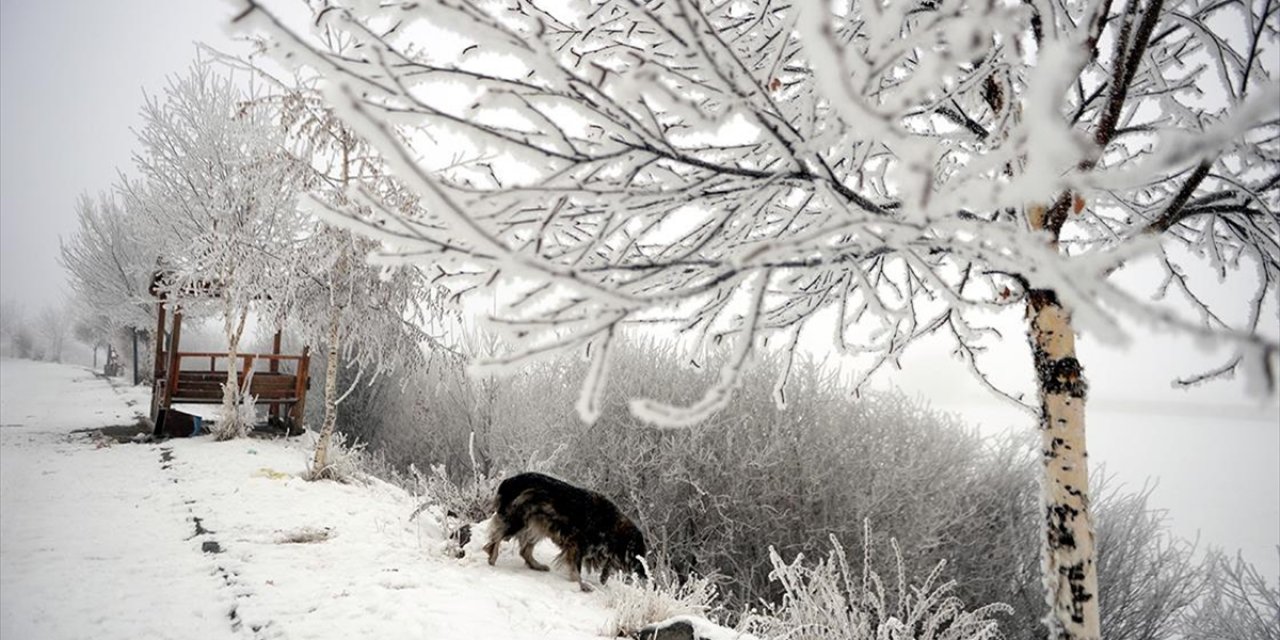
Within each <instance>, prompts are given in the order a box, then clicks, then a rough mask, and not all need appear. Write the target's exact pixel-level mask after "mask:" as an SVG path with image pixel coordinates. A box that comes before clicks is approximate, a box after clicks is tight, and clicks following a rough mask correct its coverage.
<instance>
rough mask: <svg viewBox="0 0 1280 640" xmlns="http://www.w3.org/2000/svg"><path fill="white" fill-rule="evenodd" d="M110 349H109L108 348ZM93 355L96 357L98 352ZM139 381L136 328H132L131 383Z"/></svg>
mask: <svg viewBox="0 0 1280 640" xmlns="http://www.w3.org/2000/svg"><path fill="white" fill-rule="evenodd" d="M108 348H110V347H108ZM93 355H94V356H95V357H97V355H98V352H97V351H94V352H93ZM139 382H141V380H140V379H139V378H138V328H137V327H134V328H133V383H134V384H138V383H139Z"/></svg>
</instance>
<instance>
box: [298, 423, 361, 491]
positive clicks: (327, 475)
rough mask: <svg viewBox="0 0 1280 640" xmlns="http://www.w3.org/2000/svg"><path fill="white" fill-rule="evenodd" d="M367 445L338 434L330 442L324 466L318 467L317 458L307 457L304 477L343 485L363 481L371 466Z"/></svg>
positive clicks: (340, 433) (343, 434)
mask: <svg viewBox="0 0 1280 640" xmlns="http://www.w3.org/2000/svg"><path fill="white" fill-rule="evenodd" d="M365 447H366V445H365V443H363V442H358V441H356V440H353V439H350V438H349V436H347V434H345V433H342V432H337V433H334V434H333V439H332V440H331V441H330V442H329V455H328V456H326V458H325V462H324V466H322V467H318V468H317V467H316V466H315V458H314V457H313V456H307V470H306V472H304V473H303V475H302V477H303V479H305V480H336V481H338V482H343V483H352V482H361V481H363V479H364V477H365V475H366V471H367V467H368V466H369V454H368V453H367V452H366V450H365Z"/></svg>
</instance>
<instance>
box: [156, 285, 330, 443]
mask: <svg viewBox="0 0 1280 640" xmlns="http://www.w3.org/2000/svg"><path fill="white" fill-rule="evenodd" d="M158 281H159V276H157V283H158ZM206 289H207V288H206ZM151 291H152V293H153V294H154V295H156V297H157V299H158V304H157V305H156V332H155V335H156V342H155V368H154V374H155V375H154V378H153V379H154V381H155V382H154V383H153V386H152V390H151V419H152V421H153V422H155V421H157V420H158V418H159V417H160V415H161V414H160V412H161V410H164V411H168V410H169V409H170V407H172V406H173V405H174V404H221V403H222V385H223V384H225V383H226V381H227V367H230V366H236V367H237V368H238V369H237V370H238V372H239V377H238V378H237V380H238V381H239V383H240V391H241V393H242V394H246V393H247V394H249V395H252V396H255V398H256V401H255V403H256V404H262V405H266V406H267V407H268V410H269V420H270V421H271V422H278V423H282V424H283V425H284V426H285V427H286V428H288V430H289V433H290V434H296V433H301V429H302V419H303V415H304V411H305V410H306V401H307V389H308V388H310V386H311V376H310V366H311V351H310V348H309V347H303V349H302V353H301V354H298V355H287V354H282V353H280V341H281V334H280V331H276V334H275V337H274V339H273V340H272V349H271V353H237V354H236V362H234V363H233V362H231V359H230V353H229V352H216V351H215V352H210V351H183V350H182V309H181V308H180V307H179V308H176V309H175V310H174V312H173V318H172V321H171V322H169V323H167V318H166V315H167V313H166V310H165V302H166V299H165V296H164V295H163V294H162V293H160V291H159V288H158V287H157V286H156V284H153V285H152V287H151ZM204 293H206V294H207V291H205V292H204ZM167 324H168V326H166V325H167ZM166 336H167V337H168V340H166V339H165V338H166ZM282 414H283V417H282Z"/></svg>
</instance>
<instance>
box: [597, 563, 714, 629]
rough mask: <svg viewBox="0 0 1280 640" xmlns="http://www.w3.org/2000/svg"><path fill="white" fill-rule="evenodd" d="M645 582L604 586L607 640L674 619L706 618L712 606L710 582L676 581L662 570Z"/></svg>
mask: <svg viewBox="0 0 1280 640" xmlns="http://www.w3.org/2000/svg"><path fill="white" fill-rule="evenodd" d="M649 573H650V577H649V579H648V580H641V579H637V578H634V577H623V578H622V579H620V580H615V581H613V582H610V583H609V584H608V585H607V588H606V590H605V595H606V600H605V601H606V603H607V605H608V606H609V608H610V609H613V612H614V613H613V617H612V618H611V619H610V620H609V625H608V627H607V628H606V629H604V633H606V634H608V635H609V636H611V637H615V636H616V637H622V636H625V637H632V636H633V635H634V634H635V633H636V632H637V631H639V630H640V629H642V628H644V627H645V626H647V625H650V624H653V623H655V622H661V621H663V620H667V619H669V618H673V617H675V616H683V615H696V616H702V617H706V616H707V614H708V613H710V612H711V611H712V610H713V608H714V607H715V606H716V600H717V592H716V585H715V582H714V580H713V579H711V578H708V577H702V576H692V577H690V578H688V579H686V580H680V579H679V577H678V576H676V575H675V573H674V572H672V571H670V570H669V569H666V568H661V567H653V568H650V572H649Z"/></svg>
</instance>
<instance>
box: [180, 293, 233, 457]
mask: <svg viewBox="0 0 1280 640" xmlns="http://www.w3.org/2000/svg"><path fill="white" fill-rule="evenodd" d="M225 304H226V307H225V308H224V310H223V329H224V330H225V331H226V335H227V381H226V382H225V383H223V385H222V425H220V426H218V427H217V429H216V430H215V431H214V437H215V438H216V439H218V440H231V439H233V438H239V437H241V436H243V435H245V434H246V433H248V430H249V429H248V427H249V425H247V424H245V421H244V416H243V415H241V413H240V401H241V393H240V376H239V362H238V356H239V352H240V337H241V336H242V335H244V325H245V320H246V319H247V318H248V316H249V310H248V309H241V310H240V311H239V316H238V317H237V315H236V311H235V309H234V308H233V306H232V303H231V302H230V301H227V302H226V303H225ZM173 375H177V374H176V372H175V373H174V374H173Z"/></svg>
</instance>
